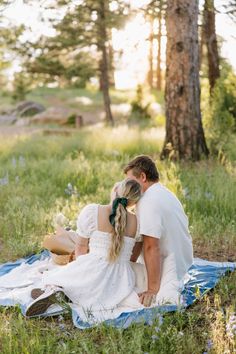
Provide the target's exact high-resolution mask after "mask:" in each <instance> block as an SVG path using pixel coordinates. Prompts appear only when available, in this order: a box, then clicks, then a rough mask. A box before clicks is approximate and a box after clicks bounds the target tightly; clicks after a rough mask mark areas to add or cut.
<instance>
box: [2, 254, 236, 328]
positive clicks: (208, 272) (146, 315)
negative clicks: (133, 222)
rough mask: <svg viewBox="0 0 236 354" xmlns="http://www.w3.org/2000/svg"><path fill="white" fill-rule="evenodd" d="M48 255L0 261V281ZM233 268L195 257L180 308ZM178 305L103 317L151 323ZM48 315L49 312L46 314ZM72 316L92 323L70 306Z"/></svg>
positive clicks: (121, 324) (125, 323) (123, 324)
mask: <svg viewBox="0 0 236 354" xmlns="http://www.w3.org/2000/svg"><path fill="white" fill-rule="evenodd" d="M49 257H50V253H49V252H48V251H46V250H44V251H42V252H41V253H39V254H34V255H31V256H29V257H25V258H21V259H18V260H17V261H15V262H7V263H4V264H0V284H1V276H3V275H4V274H6V273H9V272H10V271H11V270H12V269H14V268H16V267H18V266H20V265H21V264H22V262H25V263H27V264H33V263H34V262H35V261H38V260H45V259H47V258H49ZM235 269H236V262H234V263H233V262H210V261H206V260H204V259H200V258H195V259H194V264H193V265H192V267H191V268H190V269H189V271H188V280H187V281H186V283H185V285H184V288H183V291H182V298H183V302H182V305H181V308H182V309H183V308H187V307H188V306H189V305H191V304H192V303H193V302H194V301H196V300H197V299H199V298H200V297H202V296H203V295H204V294H205V293H206V292H208V291H209V290H210V289H213V288H214V287H215V285H216V284H217V282H218V281H219V279H220V278H221V277H223V276H224V275H225V273H226V272H227V271H233V270H235ZM0 305H2V306H14V305H15V304H14V303H12V302H11V301H10V300H9V299H1V300H0ZM20 306H21V309H22V313H23V314H25V309H26V306H27V304H20ZM178 309H179V308H178V307H177V306H175V305H164V306H158V307H154V308H147V309H142V310H138V311H133V312H127V313H122V314H121V315H120V316H119V317H118V318H116V319H114V320H108V321H105V323H106V324H107V325H109V326H113V327H118V328H127V327H129V326H130V325H131V324H132V323H140V322H142V323H146V324H148V323H151V321H153V320H154V319H155V318H156V317H157V316H159V315H160V313H165V312H171V311H177V310H178ZM58 313H61V311H57V312H54V313H53V315H55V314H58ZM49 315H51V314H49ZM72 318H73V322H74V325H75V326H76V327H77V328H80V329H86V328H89V327H91V326H92V325H91V324H89V323H87V322H82V321H81V320H80V318H79V316H78V314H77V313H76V311H74V310H72Z"/></svg>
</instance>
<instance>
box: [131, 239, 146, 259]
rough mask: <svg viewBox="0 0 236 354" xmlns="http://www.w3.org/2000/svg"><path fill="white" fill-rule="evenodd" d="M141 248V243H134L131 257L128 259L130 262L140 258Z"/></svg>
mask: <svg viewBox="0 0 236 354" xmlns="http://www.w3.org/2000/svg"><path fill="white" fill-rule="evenodd" d="M142 248H143V242H135V245H134V248H133V251H132V255H131V257H130V261H131V262H137V259H138V257H139V256H140V253H141V251H142Z"/></svg>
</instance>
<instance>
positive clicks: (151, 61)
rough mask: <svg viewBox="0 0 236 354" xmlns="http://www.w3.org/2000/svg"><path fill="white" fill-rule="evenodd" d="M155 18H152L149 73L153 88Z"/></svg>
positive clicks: (150, 84)
mask: <svg viewBox="0 0 236 354" xmlns="http://www.w3.org/2000/svg"><path fill="white" fill-rule="evenodd" d="M153 30H154V29H153V18H152V17H151V18H150V36H149V58H148V59H149V71H148V84H149V86H150V87H151V88H153V39H154V33H153Z"/></svg>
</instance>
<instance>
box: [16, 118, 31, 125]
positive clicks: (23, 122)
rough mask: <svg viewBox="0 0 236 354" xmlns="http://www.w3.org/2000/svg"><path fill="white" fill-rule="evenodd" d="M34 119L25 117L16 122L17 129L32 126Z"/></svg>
mask: <svg viewBox="0 0 236 354" xmlns="http://www.w3.org/2000/svg"><path fill="white" fill-rule="evenodd" d="M31 120H32V118H30V117H25V118H20V119H18V120H17V121H16V122H15V126H16V127H26V126H27V125H30V123H31Z"/></svg>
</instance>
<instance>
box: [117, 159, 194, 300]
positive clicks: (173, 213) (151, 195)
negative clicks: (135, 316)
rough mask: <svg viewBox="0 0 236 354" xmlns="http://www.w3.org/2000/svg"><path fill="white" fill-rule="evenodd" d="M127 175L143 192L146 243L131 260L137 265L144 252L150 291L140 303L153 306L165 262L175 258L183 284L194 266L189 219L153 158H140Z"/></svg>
mask: <svg viewBox="0 0 236 354" xmlns="http://www.w3.org/2000/svg"><path fill="white" fill-rule="evenodd" d="M124 172H125V174H126V176H127V177H128V178H132V179H135V180H137V181H138V182H139V183H140V185H141V186H142V191H143V196H142V198H141V199H140V201H139V203H138V206H137V215H138V219H139V227H140V230H139V233H140V235H141V236H142V242H137V243H136V245H135V248H134V251H133V255H132V258H131V260H132V261H133V262H136V260H137V258H138V257H139V255H140V253H141V250H142V251H143V256H144V261H145V265H146V270H147V283H148V288H147V291H145V292H143V293H142V294H140V301H141V303H143V304H144V305H145V306H150V305H151V303H152V301H153V299H154V298H155V296H156V294H157V293H158V291H159V289H160V281H161V264H162V260H163V259H164V258H165V257H167V256H168V255H170V254H174V259H175V266H176V274H177V278H178V280H180V281H181V280H182V279H183V277H184V275H185V274H186V272H187V271H188V269H189V267H190V266H191V265H192V263H193V247H192V239H191V236H190V234H189V231H188V218H187V216H186V214H185V212H184V209H183V207H182V205H181V203H180V201H179V200H178V199H177V197H176V196H175V195H174V194H173V193H172V192H170V191H169V190H168V189H167V188H165V187H164V186H163V185H162V184H161V183H160V182H159V173H158V171H157V168H156V165H155V162H154V161H153V160H152V159H151V158H150V157H149V156H145V155H141V156H137V157H136V158H134V159H133V160H132V161H130V162H129V163H128V165H127V166H126V167H125V168H124Z"/></svg>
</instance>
